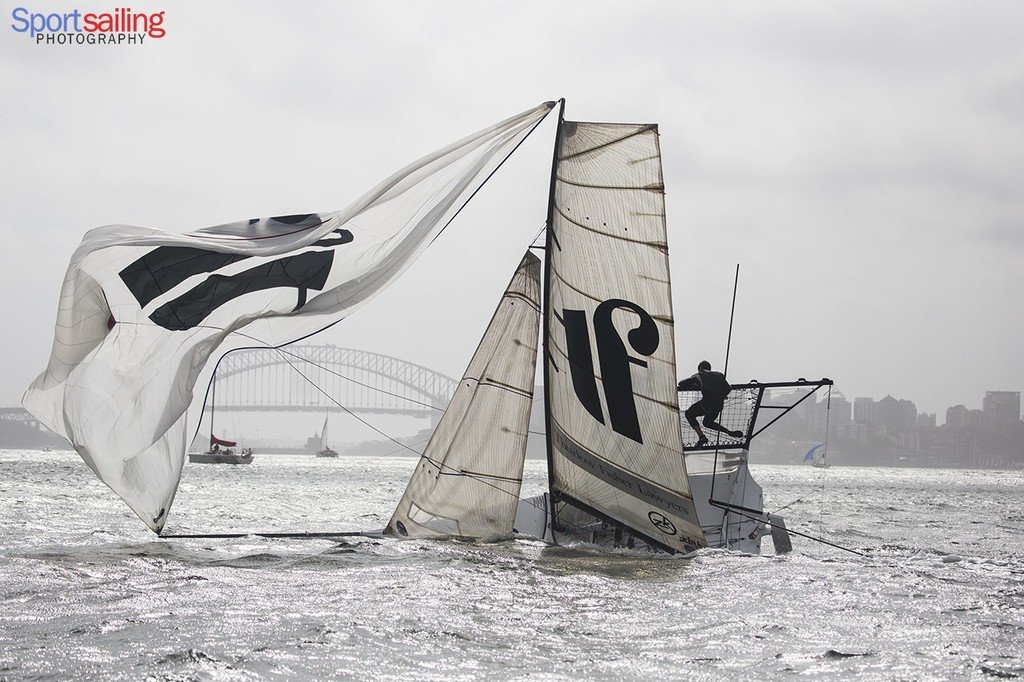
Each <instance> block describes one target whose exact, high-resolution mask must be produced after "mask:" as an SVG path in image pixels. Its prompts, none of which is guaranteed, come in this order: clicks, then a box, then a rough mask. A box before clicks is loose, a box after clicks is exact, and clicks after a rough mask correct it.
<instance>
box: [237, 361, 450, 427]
mask: <svg viewBox="0 0 1024 682" xmlns="http://www.w3.org/2000/svg"><path fill="white" fill-rule="evenodd" d="M239 350H242V349H239ZM264 350H275V351H277V352H278V353H285V354H288V355H291V356H292V357H293V358H295V359H296V360H301V361H302V362H305V363H307V364H310V365H313V366H314V367H316V368H317V369H319V370H323V371H324V372H326V373H327V374H333V375H334V376H336V377H338V378H339V379H344V380H345V381H349V382H351V383H353V384H356V385H357V386H362V387H363V388H366V389H369V390H371V391H376V392H377V393H383V394H384V395H389V396H391V397H392V398H400V399H401V400H404V401H406V402H409V403H413V404H416V405H420V406H421V407H429V408H430V409H432V410H437V411H438V412H444V408H442V407H437V406H436V405H431V404H430V403H425V402H423V401H421V400H416V399H415V398H410V397H409V396H404V395H401V394H399V393H392V392H391V391H385V390H384V389H383V388H378V387H377V386H371V385H370V384H366V383H363V382H362V381H359V380H357V379H353V378H352V377H349V376H345V375H344V374H341V373H340V372H335V371H334V370H332V369H330V368H328V367H326V366H324V365H321V364H318V363H316V362H314V361H313V360H310V359H309V358H304V357H302V356H301V355H299V354H297V353H292V352H290V351H287V350H285V349H284V348H281V347H278V348H273V349H270V348H267V349H264ZM231 352H234V351H231Z"/></svg>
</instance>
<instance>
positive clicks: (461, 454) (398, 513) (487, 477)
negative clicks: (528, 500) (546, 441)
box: [385, 252, 540, 539]
mask: <svg viewBox="0 0 1024 682" xmlns="http://www.w3.org/2000/svg"><path fill="white" fill-rule="evenodd" d="M539 327H540V260H539V259H538V258H537V257H536V256H534V255H533V254H532V253H530V252H527V253H526V255H525V256H524V257H523V260H522V262H521V263H520V264H519V267H518V268H517V269H516V273H515V275H514V276H513V277H512V281H511V282H510V283H509V285H508V288H507V289H506V290H505V293H504V295H503V296H502V299H501V302H500V303H499V304H498V308H497V310H496V311H495V313H494V316H493V317H492V318H491V322H490V324H489V325H488V327H487V331H486V332H485V333H484V336H483V339H481V341H480V345H479V346H478V347H477V350H476V353H475V354H474V355H473V359H472V360H471V361H470V363H469V366H468V367H467V368H466V374H465V376H464V377H463V378H462V381H461V382H460V383H459V387H458V388H457V389H456V390H455V394H454V395H453V396H452V400H451V403H450V404H449V405H448V409H447V410H446V411H445V413H444V416H443V417H442V418H441V420H440V422H439V423H438V425H437V428H436V429H435V430H434V433H433V435H432V436H431V438H430V441H429V442H428V443H427V447H426V449H425V450H424V451H423V456H422V457H421V458H420V461H419V462H418V463H417V465H416V470H415V472H414V473H413V476H412V478H411V480H410V481H409V485H408V487H407V488H406V491H405V494H404V495H403V496H402V499H401V501H400V502H399V504H398V508H397V509H396V510H395V513H394V515H393V516H392V517H391V521H390V522H389V523H388V525H387V528H386V530H385V532H386V533H388V534H390V535H395V536H398V537H413V538H431V537H460V538H472V539H492V538H498V537H501V536H506V535H508V534H510V533H511V532H512V525H513V521H514V520H515V515H516V506H517V504H518V498H519V490H520V486H521V484H522V479H523V464H524V462H525V459H526V439H527V434H528V431H529V424H530V408H531V407H532V404H533V386H534V378H535V377H534V373H535V370H536V358H537V340H538V332H539Z"/></svg>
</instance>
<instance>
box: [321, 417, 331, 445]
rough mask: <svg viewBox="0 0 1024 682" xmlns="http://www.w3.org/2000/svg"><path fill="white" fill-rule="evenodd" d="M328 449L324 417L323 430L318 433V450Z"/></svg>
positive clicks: (325, 418)
mask: <svg viewBox="0 0 1024 682" xmlns="http://www.w3.org/2000/svg"><path fill="white" fill-rule="evenodd" d="M329 447H330V443H329V441H328V440H327V417H324V428H323V430H322V431H321V432H320V450H321V451H323V450H327V449H328V448H329Z"/></svg>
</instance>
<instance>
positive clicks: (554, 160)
mask: <svg viewBox="0 0 1024 682" xmlns="http://www.w3.org/2000/svg"><path fill="white" fill-rule="evenodd" d="M564 122H565V98H564V97H563V98H561V99H560V100H558V127H557V128H556V130H555V148H554V151H553V152H552V154H551V182H550V185H549V187H548V214H547V228H546V229H545V233H544V281H543V283H542V285H541V286H542V290H543V302H544V303H543V307H542V309H541V320H542V323H541V339H542V346H541V348H542V352H543V357H544V442H545V452H546V454H547V459H548V492H549V494H552V495H553V492H552V491H553V488H554V475H555V474H554V471H555V468H554V464H553V463H552V461H551V428H550V425H551V382H550V381H548V374H549V373H550V371H551V370H550V368H551V362H552V359H551V353H550V352H549V349H548V328H549V325H550V324H551V279H550V278H551V249H552V248H553V247H554V239H555V237H554V234H553V224H554V216H555V182H556V180H557V178H556V176H557V173H558V154H559V151H560V150H561V147H562V124H563V123H564ZM550 505H551V514H552V516H554V511H555V501H554V500H553V499H552V500H551V501H550ZM551 525H552V528H554V519H552V524H551ZM552 537H554V536H553V534H552Z"/></svg>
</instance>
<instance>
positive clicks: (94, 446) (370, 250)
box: [22, 102, 554, 533]
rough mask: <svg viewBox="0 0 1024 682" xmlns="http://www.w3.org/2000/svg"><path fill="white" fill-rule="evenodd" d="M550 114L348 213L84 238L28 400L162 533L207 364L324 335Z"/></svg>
mask: <svg viewBox="0 0 1024 682" xmlns="http://www.w3.org/2000/svg"><path fill="white" fill-rule="evenodd" d="M553 106H554V103H553V102H547V103H544V104H542V105H540V106H537V107H534V108H532V109H530V110H528V111H525V112H523V113H522V114H519V115H517V116H513V117H512V118H509V119H506V120H504V121H502V122H500V123H498V124H495V125H493V126H490V127H488V128H485V129H484V130H482V131H480V132H479V133H476V134H474V135H471V136H469V137H466V138H464V139H462V140H460V141H458V142H455V143H453V144H451V145H448V146H446V147H444V148H442V149H440V150H438V151H437V152H435V153H433V154H430V155H429V156H427V157H424V158H423V159H421V160H420V161H418V162H416V163H413V164H411V165H409V166H407V167H406V168H404V169H402V170H401V171H399V172H398V173H395V174H394V175H392V176H391V177H389V178H387V179H386V180H384V181H383V182H381V183H380V184H378V185H377V186H376V187H374V188H373V189H372V190H370V191H369V192H368V193H367V194H365V195H364V196H363V197H362V198H360V199H359V200H357V201H356V202H355V203H354V204H352V205H351V206H349V207H348V208H347V209H345V210H342V211H336V212H328V213H308V214H301V215H287V216H280V217H274V218H267V219H252V220H244V221H240V222H237V223H230V224H227V225H220V226H217V227H211V228H205V229H201V230H197V231H195V232H192V233H189V234H174V233H169V232H164V231H162V230H155V229H146V228H140V227H132V226H127V225H115V226H110V227H102V228H97V229H94V230H91V231H90V232H88V233H87V234H86V235H85V237H84V238H83V240H82V243H81V244H80V245H79V247H78V249H77V250H76V251H75V253H74V255H73V256H72V258H71V262H70V264H69V265H68V270H67V274H66V276H65V279H64V285H63V289H62V291H61V296H60V303H59V305H58V312H57V323H56V328H55V336H54V342H53V349H52V352H51V356H50V361H49V364H48V366H47V368H46V370H45V371H44V372H43V373H42V374H41V375H40V376H39V378H38V379H37V380H36V381H35V382H34V383H33V384H32V385H31V387H29V389H28V390H27V391H26V393H25V396H24V398H23V400H22V402H23V404H24V406H25V407H26V408H27V409H28V410H29V412H31V413H32V414H33V415H34V416H35V417H36V418H37V419H38V420H39V421H40V423H41V424H43V425H45V426H46V427H47V428H49V429H50V430H52V431H54V432H56V433H58V434H60V435H62V436H64V437H65V438H67V439H68V440H69V441H70V442H71V444H72V445H73V446H74V448H75V450H76V451H77V452H78V454H79V455H80V456H81V457H82V459H83V460H85V462H86V463H87V464H88V465H89V466H90V467H91V468H92V469H93V471H94V472H95V473H96V474H97V476H98V477H99V478H100V480H102V481H103V482H104V483H105V484H106V485H107V486H109V487H110V488H111V489H113V490H114V492H116V493H117V494H118V495H119V496H120V497H121V498H122V499H123V500H124V501H125V502H126V503H127V504H128V506H129V507H130V508H131V509H132V510H134V511H135V513H136V514H138V515H139V517H140V518H141V519H142V520H143V521H144V522H145V523H146V524H147V525H149V527H150V528H151V529H153V530H154V531H156V532H157V533H159V532H160V531H161V530H162V529H163V527H164V524H165V523H166V521H167V514H168V512H169V511H170V508H171V504H172V502H173V500H174V495H175V492H176V491H177V487H178V481H179V479H180V477H181V471H182V466H183V464H184V460H185V448H186V443H187V440H186V438H187V433H186V432H187V428H188V426H187V421H188V412H189V409H190V406H192V405H193V387H194V385H195V383H196V381H197V379H198V378H199V376H200V374H201V373H202V372H203V371H204V368H206V366H207V361H208V360H209V359H210V358H211V356H213V355H214V354H218V355H222V354H223V353H225V352H227V351H228V350H231V349H232V348H235V347H238V346H251V345H253V344H254V343H255V344H257V345H262V346H265V347H268V348H275V347H279V346H281V345H284V344H287V343H290V342H293V341H296V340H298V339H301V338H304V337H306V336H309V335H310V334H312V333H315V332H317V331H320V330H323V329H325V328H327V327H328V326H330V325H332V324H334V323H336V322H337V321H338V320H340V319H341V318H343V317H346V316H347V315H348V314H349V313H351V312H353V311H354V310H356V309H357V308H359V307H360V306H362V305H363V304H365V303H366V302H367V301H368V300H369V299H371V298H372V297H373V296H375V295H376V294H377V293H378V292H379V291H380V290H382V289H383V288H384V287H386V286H388V285H389V284H390V283H391V282H393V281H394V280H395V279H396V278H397V277H398V276H399V275H401V274H402V273H403V272H404V271H405V270H406V269H407V268H408V267H409V265H410V264H411V263H412V261H413V260H414V259H415V258H416V257H417V256H419V255H420V254H421V253H422V252H423V250H424V249H425V248H426V247H427V246H428V245H429V244H430V242H431V241H432V240H433V238H434V237H436V236H437V235H438V234H439V233H440V231H441V230H442V229H444V227H445V226H446V225H447V224H448V223H449V222H450V221H451V220H452V219H453V218H454V217H455V215H457V214H458V213H459V211H460V210H461V208H462V206H463V205H465V203H466V202H467V201H468V200H469V199H470V198H471V197H472V196H473V195H474V194H475V193H476V191H477V190H478V189H479V187H480V186H481V185H482V184H483V183H484V182H485V181H486V180H487V179H488V178H489V177H490V175H491V174H492V173H493V172H494V170H495V169H496V168H497V167H498V166H499V165H500V164H501V162H502V161H503V160H504V159H505V158H507V157H508V155H509V154H511V153H512V151H514V150H515V149H516V148H517V147H518V146H519V144H520V143H521V142H522V141H523V139H525V137H526V136H527V135H528V134H529V133H530V132H531V131H532V130H533V129H534V128H535V127H536V126H537V124H538V123H539V122H540V121H541V120H542V119H543V118H544V117H545V116H546V115H547V113H548V112H549V111H550V110H551V109H552V107H553Z"/></svg>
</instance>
